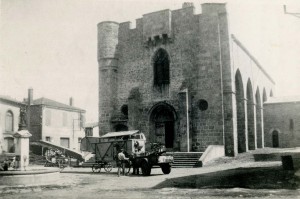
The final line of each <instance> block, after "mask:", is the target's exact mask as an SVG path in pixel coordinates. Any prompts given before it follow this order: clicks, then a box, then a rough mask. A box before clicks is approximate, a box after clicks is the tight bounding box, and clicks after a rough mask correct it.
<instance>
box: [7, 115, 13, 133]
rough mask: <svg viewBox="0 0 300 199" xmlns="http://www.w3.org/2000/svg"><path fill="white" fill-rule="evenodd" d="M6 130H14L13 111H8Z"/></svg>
mask: <svg viewBox="0 0 300 199" xmlns="http://www.w3.org/2000/svg"><path fill="white" fill-rule="evenodd" d="M5 131H7V132H13V131H14V116H13V113H12V112H11V111H7V112H6V115H5Z"/></svg>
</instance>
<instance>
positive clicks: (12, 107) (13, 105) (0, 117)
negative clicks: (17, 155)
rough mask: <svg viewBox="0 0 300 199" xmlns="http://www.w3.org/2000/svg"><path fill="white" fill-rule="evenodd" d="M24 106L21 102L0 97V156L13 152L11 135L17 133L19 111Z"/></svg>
mask: <svg viewBox="0 0 300 199" xmlns="http://www.w3.org/2000/svg"><path fill="white" fill-rule="evenodd" d="M25 106H26V104H24V103H22V102H19V101H17V100H14V99H11V98H9V97H5V96H0V154H2V153H14V152H15V147H14V137H13V135H14V134H15V133H16V132H17V131H18V128H19V117H20V110H21V108H25Z"/></svg>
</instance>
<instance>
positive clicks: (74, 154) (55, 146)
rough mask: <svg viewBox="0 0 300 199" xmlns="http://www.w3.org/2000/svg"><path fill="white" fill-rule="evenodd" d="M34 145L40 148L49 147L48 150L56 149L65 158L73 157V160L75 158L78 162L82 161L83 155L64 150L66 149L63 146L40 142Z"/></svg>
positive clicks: (67, 149)
mask: <svg viewBox="0 0 300 199" xmlns="http://www.w3.org/2000/svg"><path fill="white" fill-rule="evenodd" d="M36 144H37V145H40V146H44V147H50V148H55V149H58V150H60V151H62V152H63V153H64V154H65V155H66V156H69V157H73V158H75V159H77V160H79V161H83V160H84V158H83V154H81V153H80V152H78V151H75V150H72V149H69V148H66V147H63V146H60V145H57V144H54V143H52V142H47V141H43V140H40V141H38V142H36Z"/></svg>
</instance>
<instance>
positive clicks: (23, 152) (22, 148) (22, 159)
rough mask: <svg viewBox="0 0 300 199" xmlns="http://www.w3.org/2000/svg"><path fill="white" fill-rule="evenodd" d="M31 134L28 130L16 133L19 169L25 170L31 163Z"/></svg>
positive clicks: (16, 152)
mask: <svg viewBox="0 0 300 199" xmlns="http://www.w3.org/2000/svg"><path fill="white" fill-rule="evenodd" d="M31 136H32V135H31V134H30V133H29V131H28V130H20V131H18V132H17V133H15V134H14V137H15V139H16V148H15V154H16V163H17V165H16V166H17V167H16V168H17V169H18V170H21V171H22V170H25V168H26V167H27V166H28V164H29V138H30V137H31Z"/></svg>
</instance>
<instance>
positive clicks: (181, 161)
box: [167, 152, 203, 168]
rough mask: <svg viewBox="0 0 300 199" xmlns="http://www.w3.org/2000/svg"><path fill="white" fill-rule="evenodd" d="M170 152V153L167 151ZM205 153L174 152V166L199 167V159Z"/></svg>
mask: <svg viewBox="0 0 300 199" xmlns="http://www.w3.org/2000/svg"><path fill="white" fill-rule="evenodd" d="M167 154H170V153H167ZM202 154H203V153H201V152H199V153H195V152H192V153H187V152H186V153H184V152H177V153H176V152H174V153H172V154H170V155H172V156H173V157H174V162H173V164H172V167H173V168H193V167H198V160H199V159H200V157H201V155H202Z"/></svg>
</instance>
